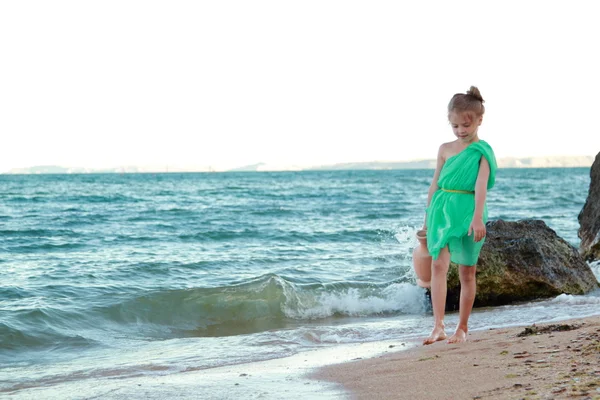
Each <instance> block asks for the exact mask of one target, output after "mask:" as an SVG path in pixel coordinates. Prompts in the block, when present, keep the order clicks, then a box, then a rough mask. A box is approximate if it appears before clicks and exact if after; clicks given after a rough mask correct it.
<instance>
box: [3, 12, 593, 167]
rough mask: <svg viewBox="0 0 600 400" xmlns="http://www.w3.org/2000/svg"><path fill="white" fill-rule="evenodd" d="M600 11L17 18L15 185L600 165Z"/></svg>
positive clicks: (7, 86)
mask: <svg viewBox="0 0 600 400" xmlns="http://www.w3.org/2000/svg"><path fill="white" fill-rule="evenodd" d="M595 10H596V7H595V6H594V1H578V0H573V1H569V2H567V1H551V0H550V1H528V0H520V1H513V0H508V1H503V2H486V1H461V0H455V1H398V0H395V1H376V0H375V1H352V0H343V1H335V0H334V1H329V0H318V1H312V0H302V1H286V0H274V1H262V0H252V1H248V0H243V1H235V0H219V1H209V0H206V1H202V0H196V1H173V0H171V1H166V0H165V1H152V0H144V1H130V0H118V1H112V0H104V1H80V0H78V1H61V0H55V1H27V0H25V1H3V2H0V135H1V137H2V152H1V157H0V172H4V171H7V170H9V169H11V168H22V167H31V166H36V165H60V166H66V167H87V168H105V167H114V166H121V165H140V166H162V165H164V166H165V167H167V166H172V167H175V166H180V167H205V166H211V167H212V168H214V169H216V170H219V169H228V168H233V167H239V166H243V165H249V164H255V163H266V164H269V165H277V166H281V167H286V166H292V165H293V166H311V165H313V166H314V165H327V164H334V163H343V162H363V161H409V160H419V159H433V158H435V157H436V155H437V150H438V148H439V145H440V144H442V143H443V142H447V141H451V140H453V139H454V136H453V134H452V131H451V129H450V126H449V124H448V121H447V110H446V107H447V104H448V101H449V100H450V98H451V97H452V95H453V94H455V93H460V92H462V93H464V92H466V91H467V90H468V89H469V87H470V86H471V85H475V86H477V87H479V89H480V91H481V94H482V96H483V98H484V99H485V106H486V114H485V116H484V120H483V124H482V126H481V127H480V130H479V136H480V138H481V139H484V140H486V141H487V142H488V143H490V145H492V147H493V148H494V150H495V152H496V157H498V158H504V157H535V156H568V155H579V156H580V155H587V156H595V155H596V154H597V153H598V152H600V128H599V126H598V117H597V115H598V111H599V106H600V101H599V95H600V61H599V57H597V52H598V51H597V48H598V38H600V24H598V23H597V18H596V17H597V13H596V12H595Z"/></svg>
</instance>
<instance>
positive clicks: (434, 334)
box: [423, 326, 447, 345]
mask: <svg viewBox="0 0 600 400" xmlns="http://www.w3.org/2000/svg"><path fill="white" fill-rule="evenodd" d="M446 337H447V336H446V332H444V326H436V327H434V328H433V330H432V331H431V335H429V337H428V338H427V339H425V340H423V344H424V345H427V344H432V343H435V342H439V341H440V340H445V339H446Z"/></svg>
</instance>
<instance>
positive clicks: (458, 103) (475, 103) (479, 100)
mask: <svg viewBox="0 0 600 400" xmlns="http://www.w3.org/2000/svg"><path fill="white" fill-rule="evenodd" d="M484 102H485V100H483V97H481V93H480V92H479V89H477V87H475V86H471V88H470V89H469V90H468V91H467V93H456V94H455V95H454V96H452V99H450V103H448V117H450V114H451V113H453V112H454V113H463V112H467V114H468V115H469V116H470V117H469V119H472V117H473V116H475V117H480V116H482V115H483V114H484V113H485V107H484V105H483V103H484Z"/></svg>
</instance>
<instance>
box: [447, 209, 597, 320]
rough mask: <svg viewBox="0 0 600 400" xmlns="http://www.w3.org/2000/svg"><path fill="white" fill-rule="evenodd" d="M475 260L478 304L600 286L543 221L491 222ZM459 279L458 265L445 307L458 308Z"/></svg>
mask: <svg viewBox="0 0 600 400" xmlns="http://www.w3.org/2000/svg"><path fill="white" fill-rule="evenodd" d="M486 227H487V236H486V243H485V245H484V246H483V249H482V251H481V254H480V256H479V261H478V263H477V296H476V298H475V307H484V306H497V305H503V304H510V303H514V302H521V301H530V300H534V299H540V298H547V297H554V296H557V295H559V294H561V293H568V294H585V293H588V292H590V291H592V290H594V289H597V288H598V287H600V284H599V283H598V281H597V280H596V277H595V276H594V273H593V272H592V270H591V269H590V266H589V265H588V264H587V263H586V262H585V260H584V259H583V257H582V256H581V254H579V251H578V250H577V248H575V247H574V246H572V245H570V244H569V243H567V242H566V241H565V240H564V239H562V238H560V237H559V236H558V235H557V234H556V232H554V231H553V230H552V229H550V228H549V227H548V226H547V225H546V223H545V222H544V221H541V220H523V221H516V222H507V221H503V220H497V221H492V222H488V223H487V226H486ZM459 294H460V283H459V279H458V271H457V266H456V265H454V264H453V265H451V267H450V272H449V274H448V294H447V298H446V309H447V310H457V309H458V304H459Z"/></svg>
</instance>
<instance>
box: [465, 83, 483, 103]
mask: <svg viewBox="0 0 600 400" xmlns="http://www.w3.org/2000/svg"><path fill="white" fill-rule="evenodd" d="M467 95H469V96H473V97H474V98H476V99H477V100H479V101H480V102H482V103H484V102H485V100H483V97H481V93H480V92H479V89H477V87H476V86H471V88H470V89H469V90H468V91H467Z"/></svg>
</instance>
